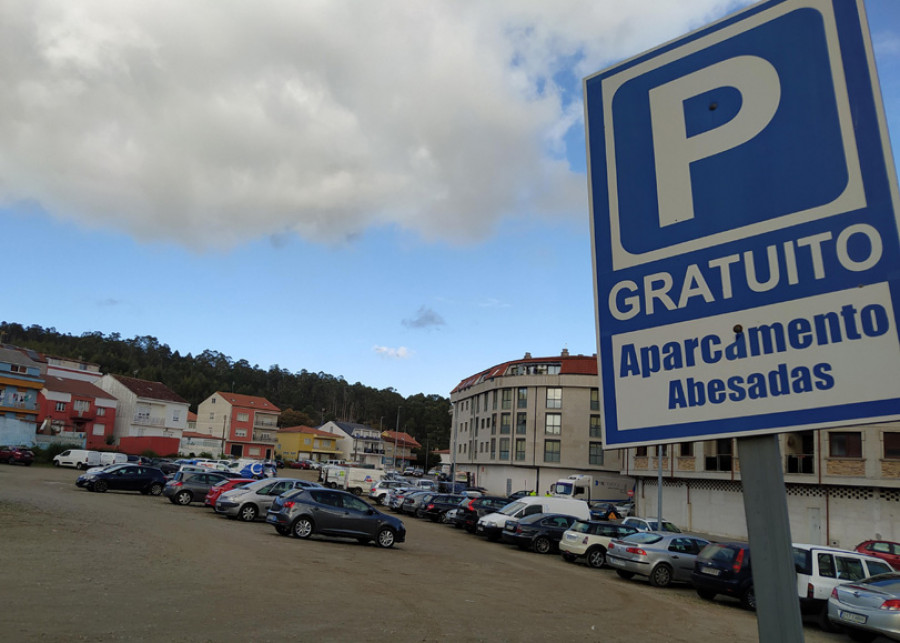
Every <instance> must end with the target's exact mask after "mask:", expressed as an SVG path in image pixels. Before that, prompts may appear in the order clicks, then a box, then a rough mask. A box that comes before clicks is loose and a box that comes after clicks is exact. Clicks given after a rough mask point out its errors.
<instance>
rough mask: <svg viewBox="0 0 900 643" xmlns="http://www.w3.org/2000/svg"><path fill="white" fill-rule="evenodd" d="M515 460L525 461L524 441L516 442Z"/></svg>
mask: <svg viewBox="0 0 900 643" xmlns="http://www.w3.org/2000/svg"><path fill="white" fill-rule="evenodd" d="M516 460H519V461H523V460H525V440H516Z"/></svg>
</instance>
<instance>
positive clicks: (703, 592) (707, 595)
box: [697, 589, 716, 601]
mask: <svg viewBox="0 0 900 643" xmlns="http://www.w3.org/2000/svg"><path fill="white" fill-rule="evenodd" d="M697 596H699V597H700V598H702V599H703V600H705V601H711V600H712V599H714V598H715V597H716V593H715V592H714V591H712V590H709V589H698V590H697Z"/></svg>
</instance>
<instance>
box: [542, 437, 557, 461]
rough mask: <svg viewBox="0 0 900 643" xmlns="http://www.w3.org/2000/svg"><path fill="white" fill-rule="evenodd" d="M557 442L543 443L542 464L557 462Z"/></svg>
mask: <svg viewBox="0 0 900 643" xmlns="http://www.w3.org/2000/svg"><path fill="white" fill-rule="evenodd" d="M559 455H560V452H559V440H545V441H544V462H559Z"/></svg>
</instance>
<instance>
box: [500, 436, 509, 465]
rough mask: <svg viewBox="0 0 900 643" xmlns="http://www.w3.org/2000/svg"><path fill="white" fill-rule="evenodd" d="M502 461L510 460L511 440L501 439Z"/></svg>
mask: <svg viewBox="0 0 900 643" xmlns="http://www.w3.org/2000/svg"><path fill="white" fill-rule="evenodd" d="M500 459H501V460H509V438H500Z"/></svg>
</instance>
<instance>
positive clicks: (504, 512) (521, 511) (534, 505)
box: [475, 496, 591, 540]
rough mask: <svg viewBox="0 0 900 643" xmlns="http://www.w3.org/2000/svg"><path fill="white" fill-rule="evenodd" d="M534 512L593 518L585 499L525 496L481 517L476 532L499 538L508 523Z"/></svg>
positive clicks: (494, 538)
mask: <svg viewBox="0 0 900 643" xmlns="http://www.w3.org/2000/svg"><path fill="white" fill-rule="evenodd" d="M532 514H563V515H565V516H575V517H576V518H577V519H578V520H590V519H591V509H590V507H589V506H588V503H587V502H586V501H584V500H575V499H574V498H558V497H555V496H525V497H523V498H519V499H518V500H516V501H515V502H512V503H510V504H508V505H506V506H505V507H503V509H501V510H500V511H498V512H495V513H492V514H487V515H486V516H482V517H481V518H479V519H478V523H477V525H476V526H475V533H477V534H479V535H481V536H487V539H488V540H499V539H500V533H501V532H502V531H503V528H504V527H505V526H506V525H507V524H508V523H510V522H518V521H519V519H520V518H523V517H525V516H530V515H532Z"/></svg>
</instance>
